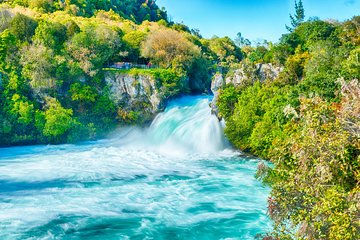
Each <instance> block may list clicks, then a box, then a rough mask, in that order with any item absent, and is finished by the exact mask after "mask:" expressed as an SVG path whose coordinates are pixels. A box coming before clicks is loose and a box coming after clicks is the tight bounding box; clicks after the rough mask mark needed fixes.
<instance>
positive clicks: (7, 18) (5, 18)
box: [0, 9, 12, 32]
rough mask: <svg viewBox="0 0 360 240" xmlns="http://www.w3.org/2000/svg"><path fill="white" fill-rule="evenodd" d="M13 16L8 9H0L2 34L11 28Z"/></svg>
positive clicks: (0, 30) (0, 29)
mask: <svg viewBox="0 0 360 240" xmlns="http://www.w3.org/2000/svg"><path fill="white" fill-rule="evenodd" d="M11 19H12V14H11V13H10V12H9V11H8V10H6V9H0V32H2V31H4V30H5V29H7V28H9V27H10V22H11Z"/></svg>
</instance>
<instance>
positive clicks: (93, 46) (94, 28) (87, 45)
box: [67, 24, 121, 77]
mask: <svg viewBox="0 0 360 240" xmlns="http://www.w3.org/2000/svg"><path fill="white" fill-rule="evenodd" d="M120 46H121V41H120V33H119V32H117V31H116V30H114V29H113V28H111V27H108V26H106V25H93V24H91V25H86V26H85V27H84V29H83V30H82V31H81V32H80V33H77V34H75V35H74V36H73V38H72V39H71V40H70V42H69V43H68V45H67V50H68V52H69V53H70V55H71V56H72V57H73V58H74V59H75V60H76V61H78V62H79V65H80V68H81V69H82V70H83V71H84V72H85V73H86V74H88V75H89V76H91V77H93V76H95V75H96V74H97V73H98V70H99V69H100V68H101V67H102V66H103V65H104V63H105V62H107V61H108V60H109V59H110V58H111V57H112V56H113V55H114V54H115V53H118V52H119V49H120Z"/></svg>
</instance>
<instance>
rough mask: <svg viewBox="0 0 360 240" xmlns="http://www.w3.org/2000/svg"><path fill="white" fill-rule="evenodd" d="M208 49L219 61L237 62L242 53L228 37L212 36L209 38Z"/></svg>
mask: <svg viewBox="0 0 360 240" xmlns="http://www.w3.org/2000/svg"><path fill="white" fill-rule="evenodd" d="M209 48H210V50H211V51H212V52H213V53H215V55H216V56H217V60H219V61H220V62H226V63H233V62H239V61H240V60H241V59H242V58H243V54H242V52H241V50H240V48H239V47H237V46H236V45H235V43H234V42H233V41H232V40H231V39H230V38H229V37H223V38H219V37H214V38H212V39H211V40H210V44H209Z"/></svg>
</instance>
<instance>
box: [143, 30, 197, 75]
mask: <svg viewBox="0 0 360 240" xmlns="http://www.w3.org/2000/svg"><path fill="white" fill-rule="evenodd" d="M141 52H142V56H143V57H145V58H149V59H150V60H151V61H152V62H153V63H154V64H156V65H159V66H161V67H163V68H170V67H172V68H186V67H188V66H190V65H191V63H192V60H193V59H194V58H196V57H198V56H199V55H200V49H199V48H198V47H197V46H195V45H194V44H193V43H191V42H190V41H189V40H187V39H186V38H185V36H184V35H182V34H181V33H179V32H177V31H175V30H171V29H159V30H157V31H155V32H152V33H150V35H149V36H148V38H147V39H146V41H145V42H144V43H143V46H142V51H141Z"/></svg>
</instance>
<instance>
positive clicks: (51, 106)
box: [43, 98, 75, 138]
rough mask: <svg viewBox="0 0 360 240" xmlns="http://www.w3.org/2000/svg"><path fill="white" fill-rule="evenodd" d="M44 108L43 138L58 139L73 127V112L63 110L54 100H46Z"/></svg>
mask: <svg viewBox="0 0 360 240" xmlns="http://www.w3.org/2000/svg"><path fill="white" fill-rule="evenodd" d="M46 108H47V109H46V111H45V113H44V118H45V125H44V129H43V134H44V136H47V137H53V138H59V137H61V136H62V135H64V134H65V133H66V132H68V131H69V130H70V129H71V128H72V127H73V124H74V123H75V121H74V120H73V119H72V115H73V111H72V110H71V109H65V108H63V107H62V106H61V104H60V102H59V101H58V100H57V99H56V98H47V99H46Z"/></svg>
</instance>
